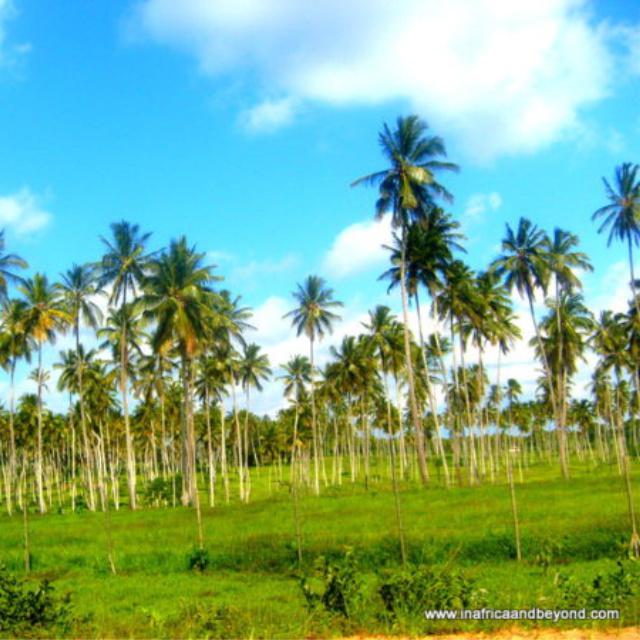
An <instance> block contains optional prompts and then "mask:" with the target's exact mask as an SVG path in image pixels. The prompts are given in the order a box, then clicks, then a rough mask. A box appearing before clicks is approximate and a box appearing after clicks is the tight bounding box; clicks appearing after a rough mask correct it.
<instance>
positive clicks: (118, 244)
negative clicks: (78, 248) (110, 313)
mask: <svg viewBox="0 0 640 640" xmlns="http://www.w3.org/2000/svg"><path fill="white" fill-rule="evenodd" d="M111 234H112V238H111V239H107V238H101V240H102V242H103V244H104V245H105V247H106V248H107V252H106V253H105V254H104V256H103V257H102V261H101V263H100V264H99V268H100V278H99V281H100V285H101V286H106V285H108V284H110V285H112V290H111V295H110V296H109V304H118V303H119V302H120V301H122V302H125V301H126V299H127V293H128V292H131V293H132V294H133V296H134V297H135V296H136V288H137V286H138V285H139V283H140V282H142V280H143V278H144V270H145V267H146V265H147V263H148V261H149V259H150V256H149V255H146V254H145V248H146V244H147V241H148V240H149V238H150V236H151V234H150V233H141V232H140V227H139V226H138V225H137V224H131V223H130V222H127V221H126V220H122V221H121V222H114V223H113V224H112V225H111Z"/></svg>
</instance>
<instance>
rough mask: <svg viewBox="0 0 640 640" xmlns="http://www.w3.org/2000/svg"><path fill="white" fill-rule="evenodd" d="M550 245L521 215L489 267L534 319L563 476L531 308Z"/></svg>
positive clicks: (544, 276)
mask: <svg viewBox="0 0 640 640" xmlns="http://www.w3.org/2000/svg"><path fill="white" fill-rule="evenodd" d="M549 244H550V242H549V239H548V237H547V234H546V233H545V232H544V231H542V229H539V228H538V227H537V226H536V225H534V224H533V223H532V222H531V221H530V220H528V219H527V218H520V221H519V222H518V228H517V230H516V231H515V232H514V231H513V229H512V228H511V227H510V226H509V225H508V224H507V233H506V236H505V237H504V239H503V240H502V254H501V255H500V256H498V257H497V258H496V259H495V260H494V261H493V262H492V263H491V269H492V270H493V271H494V272H495V273H496V274H497V275H498V277H501V278H504V283H505V285H506V287H507V289H509V291H512V290H513V289H516V290H517V291H518V293H519V294H520V296H521V297H523V298H526V299H527V302H528V303H529V312H530V314H531V321H532V322H533V328H534V330H535V334H536V341H537V343H538V353H539V354H540V357H541V359H542V366H543V369H544V375H545V376H546V378H547V386H548V389H549V399H550V401H551V408H552V410H553V416H554V419H555V421H556V431H557V433H558V441H559V445H560V470H561V472H562V476H563V477H564V478H568V477H569V461H568V460H567V452H566V450H565V446H564V443H565V438H564V432H563V429H562V428H561V424H560V419H559V412H558V403H557V398H556V395H555V385H554V384H553V379H552V375H551V368H550V367H549V361H548V359H547V352H546V350H545V349H544V347H543V344H542V337H541V335H540V328H539V327H538V321H537V319H536V314H535V310H534V307H533V301H534V298H535V293H536V290H537V289H540V290H542V292H543V293H546V292H547V289H548V286H549V275H550V269H551V264H552V263H551V261H550V259H549V255H548V251H547V249H548V247H549Z"/></svg>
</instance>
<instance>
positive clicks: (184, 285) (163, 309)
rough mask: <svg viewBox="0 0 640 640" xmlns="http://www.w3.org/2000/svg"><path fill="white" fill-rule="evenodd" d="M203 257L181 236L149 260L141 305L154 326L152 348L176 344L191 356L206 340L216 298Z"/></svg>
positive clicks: (159, 349)
mask: <svg viewBox="0 0 640 640" xmlns="http://www.w3.org/2000/svg"><path fill="white" fill-rule="evenodd" d="M204 258H205V254H203V253H197V252H196V250H195V248H194V247H189V246H188V245H187V240H186V238H185V237H182V238H180V239H178V240H173V241H172V242H171V244H170V246H169V249H168V250H167V251H164V252H163V253H162V254H161V255H160V256H159V257H158V258H157V259H156V260H153V261H152V262H150V263H149V265H148V269H149V273H148V275H147V276H146V277H145V279H144V287H143V288H144V292H143V295H142V296H141V299H140V307H141V308H142V309H144V316H145V317H146V318H148V319H149V320H152V321H154V322H155V325H156V328H155V332H154V334H153V336H152V339H151V344H152V347H153V349H154V351H165V350H166V349H170V348H171V347H172V346H173V345H174V344H175V345H178V347H179V349H180V351H181V353H182V354H183V356H185V357H187V358H192V357H193V356H194V355H195V354H196V352H197V351H198V350H199V349H200V347H201V346H202V344H203V342H204V341H205V339H206V337H207V335H208V323H207V319H208V317H209V316H210V315H211V314H212V313H213V300H214V298H215V294H214V292H213V290H212V289H211V288H210V286H211V284H212V283H213V282H214V281H215V280H216V279H217V278H216V277H215V276H214V275H213V274H212V273H211V270H212V269H213V267H211V266H206V265H205V264H204Z"/></svg>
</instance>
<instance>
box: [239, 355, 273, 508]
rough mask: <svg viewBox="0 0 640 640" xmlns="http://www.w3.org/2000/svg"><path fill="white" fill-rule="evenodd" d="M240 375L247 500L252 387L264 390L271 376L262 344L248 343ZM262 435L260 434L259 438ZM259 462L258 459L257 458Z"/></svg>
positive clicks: (247, 496) (267, 358)
mask: <svg viewBox="0 0 640 640" xmlns="http://www.w3.org/2000/svg"><path fill="white" fill-rule="evenodd" d="M238 374H239V375H238V377H239V379H240V384H241V385H242V388H243V389H244V392H245V397H246V407H245V408H246V411H245V420H244V467H245V477H246V482H247V492H246V494H245V501H248V500H249V492H250V487H251V485H250V478H249V414H250V412H251V388H252V387H253V388H255V389H257V390H258V391H262V383H263V382H264V381H265V380H268V379H269V376H271V369H270V368H269V357H268V356H267V355H266V354H265V353H260V346H259V345H257V344H247V345H245V347H244V352H243V354H242V358H241V360H240V363H239V370H238ZM259 438H260V435H259V434H258V440H259ZM256 463H257V460H256Z"/></svg>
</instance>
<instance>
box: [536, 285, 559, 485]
mask: <svg viewBox="0 0 640 640" xmlns="http://www.w3.org/2000/svg"><path fill="white" fill-rule="evenodd" d="M527 298H528V300H529V312H530V313H531V320H532V321H533V328H534V330H535V332H536V341H537V343H538V348H539V349H540V357H541V359H542V366H543V368H544V373H545V376H546V377H547V384H548V385H549V398H550V400H551V408H552V411H553V416H554V419H555V421H556V425H555V427H556V431H557V433H558V453H559V456H560V471H561V472H562V477H563V478H564V479H565V480H567V479H568V478H569V462H568V460H567V440H566V433H565V431H564V429H563V428H562V426H561V425H560V424H559V422H560V419H559V417H558V402H557V398H556V393H555V390H554V384H553V375H552V373H551V368H550V367H549V361H548V359H547V354H546V352H545V350H544V345H543V344H542V336H541V335H540V328H539V327H538V321H537V320H536V313H535V310H534V308H533V295H532V294H531V293H530V292H528V293H527Z"/></svg>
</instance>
